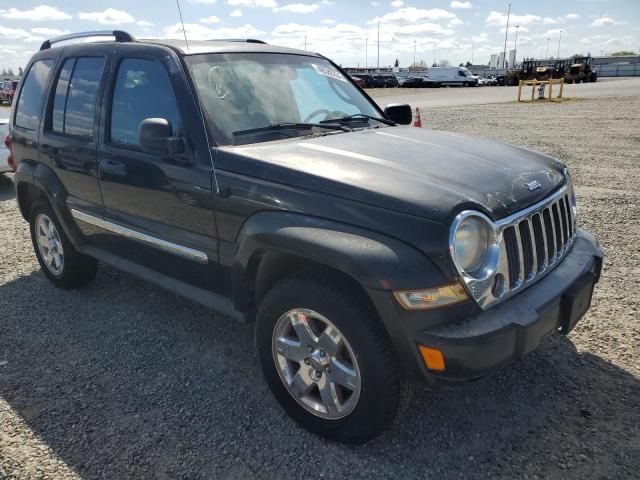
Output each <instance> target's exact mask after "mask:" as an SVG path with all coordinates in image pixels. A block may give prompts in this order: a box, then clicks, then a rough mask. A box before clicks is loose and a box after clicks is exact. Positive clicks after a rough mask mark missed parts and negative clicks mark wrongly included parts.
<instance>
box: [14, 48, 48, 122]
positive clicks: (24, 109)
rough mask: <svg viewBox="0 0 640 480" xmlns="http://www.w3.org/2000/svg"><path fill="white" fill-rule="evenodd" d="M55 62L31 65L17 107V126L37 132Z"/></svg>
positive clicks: (38, 62) (42, 61)
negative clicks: (43, 101)
mask: <svg viewBox="0 0 640 480" xmlns="http://www.w3.org/2000/svg"><path fill="white" fill-rule="evenodd" d="M52 66H53V60H51V59H47V60H39V61H37V62H35V63H34V64H33V65H31V68H30V69H29V72H28V73H27V76H26V78H25V79H24V85H23V86H22V90H21V93H20V98H19V99H18V105H17V107H16V120H15V122H16V125H17V126H19V127H22V128H28V129H29V130H36V129H37V128H38V124H39V123H40V110H41V108H42V96H43V94H44V90H45V88H47V82H48V81H49V74H50V73H51V67H52Z"/></svg>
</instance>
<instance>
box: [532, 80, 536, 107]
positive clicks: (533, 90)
mask: <svg viewBox="0 0 640 480" xmlns="http://www.w3.org/2000/svg"><path fill="white" fill-rule="evenodd" d="M535 96H536V82H535V80H534V81H533V82H531V101H532V102H533V98H534V97H535Z"/></svg>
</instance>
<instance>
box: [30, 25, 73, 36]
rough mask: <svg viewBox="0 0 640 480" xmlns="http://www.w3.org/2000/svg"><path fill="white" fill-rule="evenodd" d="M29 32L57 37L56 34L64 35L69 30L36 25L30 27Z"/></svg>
mask: <svg viewBox="0 0 640 480" xmlns="http://www.w3.org/2000/svg"><path fill="white" fill-rule="evenodd" d="M31 33H35V34H36V35H44V36H45V37H57V36H58V35H66V34H67V33H70V32H69V30H60V29H57V28H45V27H36V28H32V29H31Z"/></svg>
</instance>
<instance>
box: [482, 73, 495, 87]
mask: <svg viewBox="0 0 640 480" xmlns="http://www.w3.org/2000/svg"><path fill="white" fill-rule="evenodd" d="M485 81H486V84H487V85H490V86H492V87H493V86H496V85H498V80H497V79H496V76H495V75H489V76H488V77H487V78H486V79H485Z"/></svg>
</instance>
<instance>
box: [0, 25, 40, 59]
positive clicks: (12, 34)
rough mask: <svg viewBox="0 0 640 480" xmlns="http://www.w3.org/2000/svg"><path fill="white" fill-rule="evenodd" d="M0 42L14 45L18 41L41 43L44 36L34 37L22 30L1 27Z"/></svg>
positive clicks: (37, 35)
mask: <svg viewBox="0 0 640 480" xmlns="http://www.w3.org/2000/svg"><path fill="white" fill-rule="evenodd" d="M34 33H35V32H34ZM0 40H5V41H6V43H8V44H11V45H13V44H15V43H16V41H21V42H39V41H42V40H44V36H42V35H40V34H36V35H33V34H32V33H29V32H27V31H26V30H24V29H22V28H9V27H3V26H2V25H0ZM3 63H4V62H3Z"/></svg>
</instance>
